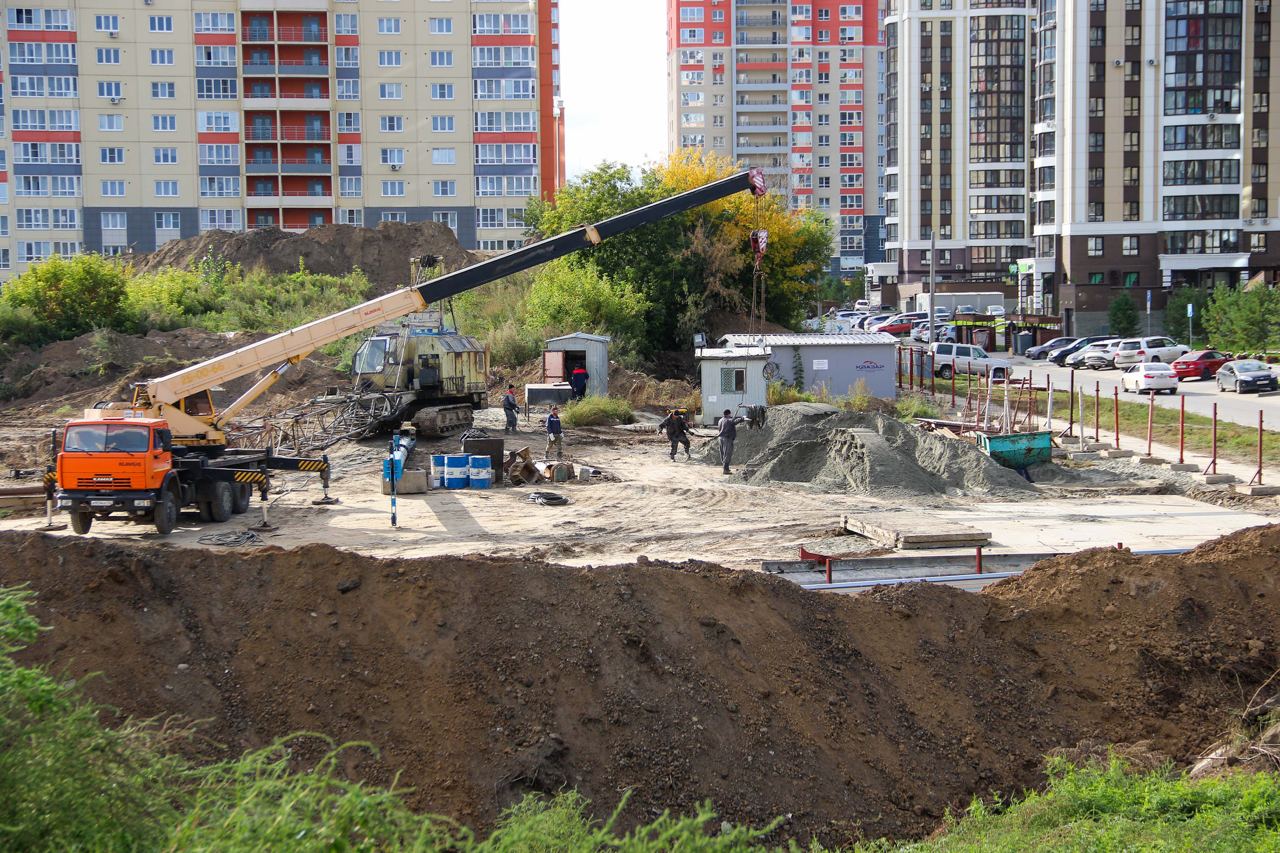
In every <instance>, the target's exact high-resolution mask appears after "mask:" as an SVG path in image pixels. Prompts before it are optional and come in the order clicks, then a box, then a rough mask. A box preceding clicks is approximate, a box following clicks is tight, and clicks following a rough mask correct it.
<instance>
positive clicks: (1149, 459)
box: [1138, 456, 1164, 465]
mask: <svg viewBox="0 0 1280 853" xmlns="http://www.w3.org/2000/svg"><path fill="white" fill-rule="evenodd" d="M1138 464H1139V465H1163V464H1164V460H1163V459H1161V458H1160V457H1159V456H1139V457H1138Z"/></svg>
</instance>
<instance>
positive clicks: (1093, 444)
mask: <svg viewBox="0 0 1280 853" xmlns="http://www.w3.org/2000/svg"><path fill="white" fill-rule="evenodd" d="M1084 449H1085V450H1092V451H1103V450H1114V449H1115V445H1114V444H1112V443H1111V442H1109V441H1090V442H1089V443H1087V444H1086V445H1085V446H1084Z"/></svg>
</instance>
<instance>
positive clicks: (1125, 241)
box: [1120, 237, 1138, 255]
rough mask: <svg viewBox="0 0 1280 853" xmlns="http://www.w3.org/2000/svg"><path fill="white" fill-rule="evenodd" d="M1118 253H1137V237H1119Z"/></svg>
mask: <svg viewBox="0 0 1280 853" xmlns="http://www.w3.org/2000/svg"><path fill="white" fill-rule="evenodd" d="M1120 253H1121V254H1122V255H1136V254H1138V238H1137V237H1121V238H1120Z"/></svg>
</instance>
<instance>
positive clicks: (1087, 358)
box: [1079, 342, 1116, 370]
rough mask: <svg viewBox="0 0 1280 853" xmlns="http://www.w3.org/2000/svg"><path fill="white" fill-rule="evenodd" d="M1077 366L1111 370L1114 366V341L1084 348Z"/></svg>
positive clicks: (1088, 368)
mask: <svg viewBox="0 0 1280 853" xmlns="http://www.w3.org/2000/svg"><path fill="white" fill-rule="evenodd" d="M1079 366H1080V367H1081V368H1083V369H1085V370H1111V369H1112V368H1113V367H1116V346H1115V343H1114V342H1112V343H1109V344H1104V345H1103V346H1102V347H1101V348H1099V349H1091V350H1085V351H1084V358H1082V359H1081V360H1080V365H1079Z"/></svg>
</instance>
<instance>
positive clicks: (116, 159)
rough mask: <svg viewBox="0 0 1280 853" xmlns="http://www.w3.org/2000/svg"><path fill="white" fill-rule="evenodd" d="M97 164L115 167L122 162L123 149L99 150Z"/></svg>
mask: <svg viewBox="0 0 1280 853" xmlns="http://www.w3.org/2000/svg"><path fill="white" fill-rule="evenodd" d="M98 162H99V163H102V164H103V165H109V166H115V165H118V164H120V163H123V162H124V149H123V148H99V149H98Z"/></svg>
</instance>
